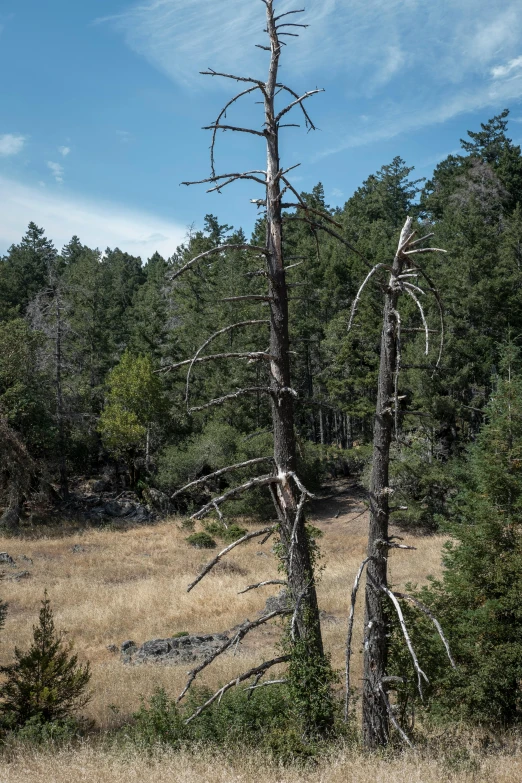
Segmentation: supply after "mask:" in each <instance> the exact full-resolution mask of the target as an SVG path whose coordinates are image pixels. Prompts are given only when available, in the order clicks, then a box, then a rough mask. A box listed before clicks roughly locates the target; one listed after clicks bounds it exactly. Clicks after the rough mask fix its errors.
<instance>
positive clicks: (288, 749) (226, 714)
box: [122, 684, 324, 763]
mask: <svg viewBox="0 0 522 783" xmlns="http://www.w3.org/2000/svg"><path fill="white" fill-rule="evenodd" d="M211 695H212V694H211V691H209V690H208V689H204V688H202V689H199V690H195V691H194V692H190V694H189V696H188V697H187V701H186V703H185V704H182V705H181V706H178V705H177V704H176V703H175V701H173V700H171V699H169V698H168V696H167V694H166V692H165V690H164V689H157V690H156V691H155V693H154V694H153V696H152V697H151V698H150V699H149V702H148V704H145V703H144V702H143V703H142V705H141V707H140V709H139V710H138V711H137V712H136V713H135V714H134V715H133V720H132V723H131V724H130V725H129V726H126V727H125V728H124V729H123V731H122V733H123V736H124V737H125V738H126V739H127V740H130V741H131V742H133V743H134V744H136V745H138V746H139V747H141V748H146V749H150V750H153V749H154V748H157V746H158V745H167V746H169V747H173V748H179V747H182V746H190V745H195V746H196V747H197V746H198V745H200V744H201V743H205V744H210V745H215V746H218V747H220V748H223V747H224V748H227V747H228V748H231V749H233V748H237V747H239V748H242V749H244V748H245V747H252V748H257V749H259V748H262V749H264V750H266V751H267V752H269V753H270V754H271V755H272V756H274V757H275V758H277V759H279V760H280V761H281V762H283V763H290V762H295V761H306V760H307V759H309V758H313V757H314V756H316V755H317V754H318V753H319V752H320V751H321V747H320V745H319V744H317V743H316V742H315V741H314V740H313V738H306V737H304V736H303V733H302V729H301V728H300V725H299V722H298V721H297V720H296V713H295V711H294V709H293V705H292V700H291V694H290V691H289V689H288V687H287V686H285V685H282V684H279V685H270V686H267V687H263V688H256V689H255V690H253V691H248V690H246V689H245V688H235V689H232V690H230V691H228V692H227V693H226V694H225V695H224V696H223V698H222V699H221V700H220V701H219V702H217V701H216V702H214V703H213V704H212V705H210V706H209V707H208V708H207V709H205V710H204V711H203V712H202V713H201V714H200V716H199V717H198V718H196V719H195V720H194V721H191V723H189V724H188V725H185V723H184V721H185V719H186V718H187V717H189V716H190V715H191V714H192V713H193V712H194V711H195V710H196V709H197V707H198V706H199V705H200V704H203V703H204V702H205V701H206V700H207V699H208V698H209V697H210V696H211ZM323 750H324V748H323Z"/></svg>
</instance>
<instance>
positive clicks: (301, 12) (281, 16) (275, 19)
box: [274, 8, 306, 22]
mask: <svg viewBox="0 0 522 783" xmlns="http://www.w3.org/2000/svg"><path fill="white" fill-rule="evenodd" d="M305 10H306V9H304V8H297V9H296V10H295V11H285V13H284V14H279V16H274V22H278V21H279V20H280V19H282V18H283V17H284V16H290V14H304V12H305Z"/></svg>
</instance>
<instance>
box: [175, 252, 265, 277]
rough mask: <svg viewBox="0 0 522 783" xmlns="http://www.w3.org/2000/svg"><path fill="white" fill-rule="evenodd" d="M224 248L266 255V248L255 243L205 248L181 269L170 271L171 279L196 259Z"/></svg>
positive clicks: (188, 267) (195, 261)
mask: <svg viewBox="0 0 522 783" xmlns="http://www.w3.org/2000/svg"><path fill="white" fill-rule="evenodd" d="M225 250H255V251H256V252H257V253H263V255H266V253H267V250H266V248H264V247H258V246H257V245H249V244H246V243H244V244H228V245H218V246H217V247H213V248H212V249H211V250H206V251H205V252H204V253H200V254H199V255H198V256H195V257H194V258H192V259H191V260H190V261H187V263H186V264H184V265H183V266H182V267H181V269H177V270H176V271H175V272H173V273H172V275H171V276H170V279H171V280H176V278H177V277H179V276H180V275H182V274H183V272H186V271H187V269H190V267H191V266H193V265H194V264H196V263H197V262H198V261H201V260H202V259H203V258H208V257H209V256H212V255H214V254H215V253H222V252H224V251H225Z"/></svg>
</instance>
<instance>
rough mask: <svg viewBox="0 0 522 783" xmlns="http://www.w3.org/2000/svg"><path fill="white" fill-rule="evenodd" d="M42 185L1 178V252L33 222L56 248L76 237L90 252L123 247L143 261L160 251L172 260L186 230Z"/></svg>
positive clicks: (16, 239) (148, 216) (146, 215)
mask: <svg viewBox="0 0 522 783" xmlns="http://www.w3.org/2000/svg"><path fill="white" fill-rule="evenodd" d="M42 184H43V183H39V184H36V185H34V186H33V185H25V184H22V183H20V182H17V181H16V180H13V179H9V178H5V177H1V176H0V202H1V203H2V209H1V210H0V252H4V251H5V250H6V249H7V248H8V247H9V246H10V245H11V244H12V243H14V242H19V241H20V239H21V237H22V236H23V235H24V234H25V231H26V229H27V225H28V223H29V222H30V221H31V220H33V221H34V222H35V223H37V224H38V225H39V226H43V227H44V228H45V231H46V234H47V236H48V237H49V238H50V239H52V240H53V242H54V243H55V245H56V246H57V247H58V248H61V247H62V246H63V245H64V244H65V243H66V242H68V241H69V240H70V238H71V237H72V236H73V235H74V234H77V235H78V236H79V237H80V239H81V241H82V242H84V243H85V244H86V245H89V247H99V248H100V249H101V250H105V248H106V247H112V248H114V247H119V248H121V249H122V250H125V251H127V252H128V253H132V254H133V255H139V256H141V257H142V259H146V258H148V257H150V256H151V255H152V254H153V253H154V252H155V251H156V250H157V251H158V252H159V253H161V254H162V255H163V256H164V257H169V256H171V255H172V254H173V252H174V251H175V249H176V247H177V246H178V245H179V244H180V243H181V242H182V241H183V239H184V237H185V234H186V229H185V228H184V227H183V226H181V225H178V224H176V223H174V222H172V221H168V220H164V219H162V218H158V217H156V216H154V215H150V214H148V213H146V212H141V211H138V210H132V209H128V208H126V207H124V206H121V205H119V204H114V203H111V202H102V201H98V200H97V201H92V200H89V199H85V198H82V197H80V196H78V195H76V194H74V193H64V192H63V190H62V189H60V190H59V191H56V192H54V191H53V189H52V188H51V187H49V188H43V187H42Z"/></svg>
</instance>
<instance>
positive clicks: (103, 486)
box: [91, 479, 110, 492]
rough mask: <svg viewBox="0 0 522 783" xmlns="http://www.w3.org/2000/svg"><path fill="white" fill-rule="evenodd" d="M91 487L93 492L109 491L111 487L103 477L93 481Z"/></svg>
mask: <svg viewBox="0 0 522 783" xmlns="http://www.w3.org/2000/svg"><path fill="white" fill-rule="evenodd" d="M91 489H92V491H93V492H107V491H108V490H109V489H110V484H109V483H108V482H107V481H104V480H103V479H99V480H98V481H93V483H92V484H91Z"/></svg>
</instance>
